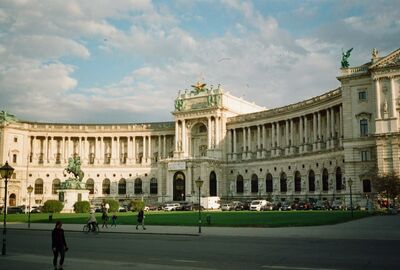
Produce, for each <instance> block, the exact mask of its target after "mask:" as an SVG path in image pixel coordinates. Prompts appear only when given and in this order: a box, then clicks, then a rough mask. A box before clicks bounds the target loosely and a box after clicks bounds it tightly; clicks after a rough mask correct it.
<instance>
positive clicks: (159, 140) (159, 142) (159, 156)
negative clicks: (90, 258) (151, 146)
mask: <svg viewBox="0 0 400 270" xmlns="http://www.w3.org/2000/svg"><path fill="white" fill-rule="evenodd" d="M161 150H162V148H161V135H158V155H157V159H158V160H159V161H160V159H161Z"/></svg>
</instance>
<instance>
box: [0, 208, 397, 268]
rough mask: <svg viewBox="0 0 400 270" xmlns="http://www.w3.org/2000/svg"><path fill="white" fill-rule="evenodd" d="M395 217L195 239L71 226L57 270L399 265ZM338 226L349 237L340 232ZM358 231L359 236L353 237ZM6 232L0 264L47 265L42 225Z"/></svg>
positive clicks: (46, 233)
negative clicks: (88, 231) (91, 231)
mask: <svg viewBox="0 0 400 270" xmlns="http://www.w3.org/2000/svg"><path fill="white" fill-rule="evenodd" d="M399 221H400V217H399V216H393V217H376V218H368V219H363V220H360V221H357V222H350V223H345V224H340V225H335V226H332V227H331V226H323V227H315V228H318V229H315V230H311V231H313V232H312V233H309V234H308V235H307V234H301V233H302V232H303V229H305V228H285V229H289V230H290V229H291V235H280V232H279V231H277V232H278V233H276V234H275V235H273V236H271V235H268V234H265V233H264V234H263V235H259V234H260V232H259V231H258V230H255V231H256V233H255V234H252V235H250V234H249V231H247V230H244V231H243V230H233V229H232V230H231V229H226V230H223V232H224V233H218V232H219V230H214V231H213V230H209V231H208V232H207V230H206V231H205V232H204V233H203V234H202V235H201V236H198V235H196V234H182V235H179V234H169V233H165V232H161V231H160V232H158V233H160V234H143V231H140V232H139V233H127V232H118V231H117V230H116V231H114V232H116V233H100V234H98V235H92V234H89V235H86V234H83V233H81V232H77V231H72V230H71V231H67V232H66V237H67V241H68V244H69V246H70V251H68V253H67V258H66V264H65V268H64V269H74V270H75V269H84V270H92V269H99V270H102V269H107V270H110V269H111V270H120V269H121V270H122V269H178V270H179V269H203V270H204V269H224V270H227V269H288V270H314V269H321V270H331V269H399V267H400V258H399V256H398V247H399V245H400V238H397V237H394V239H390V237H389V236H390V234H391V233H390V231H388V232H386V233H383V232H384V231H387V230H393V229H397V230H394V231H393V233H394V235H397V234H396V233H397V231H399V228H400V227H398V225H399V224H400V223H399ZM396 226H397V228H396ZM122 228H123V227H122ZM122 228H117V229H118V230H122ZM334 228H339V229H334ZM125 229H128V228H125ZM129 229H132V228H129ZM153 229H155V228H154V227H153V228H149V229H148V230H146V231H145V232H148V231H151V230H153ZM170 229H171V228H170ZM182 229H183V228H175V230H176V231H182ZM189 229H191V230H192V229H194V228H189ZM207 229H211V228H207ZM308 229H309V230H308V231H310V228H308ZM324 229H325V231H327V232H328V235H329V237H326V236H325V234H324ZM250 230H251V229H250ZM340 230H341V231H342V233H343V234H344V236H346V235H353V237H343V235H340V233H339V232H340ZM109 231H111V230H109ZM315 231H319V233H320V236H318V235H317V234H316V233H315ZM332 231H336V234H334V233H332ZM367 231H369V233H368V234H367V233H366V232H367ZM133 232H136V230H134V231H133ZM227 232H231V234H230V235H228V234H227ZM232 232H235V233H234V234H232ZM240 232H241V233H242V234H240ZM243 232H244V233H243ZM288 232H289V231H286V233H288ZM299 232H300V233H299ZM153 233H154V232H153ZM358 234H359V235H361V237H355V236H356V235H358ZM366 235H368V237H366ZM7 236H8V237H7V240H8V241H7V248H8V249H7V252H8V253H7V256H0V269H16V270H18V269H31V270H39V269H52V267H51V259H52V258H51V250H50V232H49V231H48V230H47V231H46V230H30V231H28V230H16V229H10V230H9V231H8V235H7Z"/></svg>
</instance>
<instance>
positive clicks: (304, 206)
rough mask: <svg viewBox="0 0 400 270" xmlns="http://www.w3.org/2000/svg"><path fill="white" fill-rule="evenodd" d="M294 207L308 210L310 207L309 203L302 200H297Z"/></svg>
mask: <svg viewBox="0 0 400 270" xmlns="http://www.w3.org/2000/svg"><path fill="white" fill-rule="evenodd" d="M295 207H296V208H294V209H295V210H310V209H311V205H310V203H308V202H302V201H300V202H297V203H296V204H295ZM292 209H293V207H292Z"/></svg>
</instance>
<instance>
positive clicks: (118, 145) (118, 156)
mask: <svg viewBox="0 0 400 270" xmlns="http://www.w3.org/2000/svg"><path fill="white" fill-rule="evenodd" d="M115 144H116V145H115V159H116V164H121V143H120V137H119V136H117V141H116V142H115Z"/></svg>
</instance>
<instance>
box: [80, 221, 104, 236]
mask: <svg viewBox="0 0 400 270" xmlns="http://www.w3.org/2000/svg"><path fill="white" fill-rule="evenodd" d="M82 231H83V232H84V233H89V232H93V233H96V234H97V233H99V231H100V229H99V224H97V223H95V225H94V227H93V228H90V226H89V225H88V224H85V225H83V229H82Z"/></svg>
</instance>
